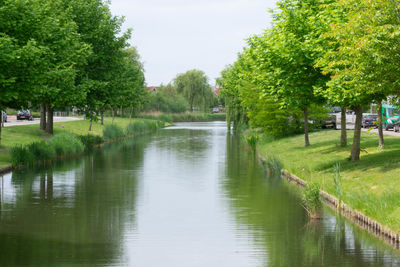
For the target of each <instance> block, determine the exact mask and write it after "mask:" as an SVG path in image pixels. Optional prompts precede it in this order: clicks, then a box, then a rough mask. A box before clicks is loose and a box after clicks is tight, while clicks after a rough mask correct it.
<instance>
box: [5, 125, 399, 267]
mask: <svg viewBox="0 0 400 267" xmlns="http://www.w3.org/2000/svg"><path fill="white" fill-rule="evenodd" d="M266 173H267V172H266V170H265V169H264V168H263V167H262V166H261V165H260V164H259V163H258V162H257V160H256V158H255V155H254V154H253V153H252V152H251V151H249V150H246V148H245V147H243V145H242V144H241V142H240V139H239V138H238V136H236V135H235V134H232V133H228V132H227V130H226V126H225V123H224V122H210V123H180V124H177V125H175V126H173V127H169V128H166V129H163V130H160V131H159V132H158V133H157V134H154V135H152V136H142V137H135V138H134V139H131V140H125V141H124V142H121V143H114V144H106V145H105V147H104V149H102V150H101V151H95V152H93V153H89V154H88V155H86V156H85V157H81V158H76V159H72V160H67V161H63V162H60V163H57V164H54V165H53V166H51V167H41V168H35V169H30V170H21V171H15V172H13V173H12V174H7V175H4V176H3V177H1V176H0V193H1V196H0V201H1V203H0V208H1V211H0V266H174V267H175V266H399V265H400V260H399V259H400V255H399V253H398V252H397V251H395V250H393V249H392V248H391V247H389V246H387V245H385V244H383V243H382V242H381V241H380V240H378V239H377V238H375V237H373V236H370V235H369V234H367V233H365V232H364V231H362V230H360V229H358V228H357V227H356V226H354V225H352V224H351V223H349V222H348V221H346V220H345V219H342V218H337V217H336V216H335V214H333V213H332V212H331V211H329V210H325V211H324V218H323V220H321V221H316V222H310V221H309V220H308V218H307V215H306V213H305V212H304V209H303V207H302V206H301V197H300V194H299V192H298V189H297V188H295V187H294V186H292V185H290V184H287V183H286V182H285V181H282V180H281V179H280V178H279V177H266Z"/></svg>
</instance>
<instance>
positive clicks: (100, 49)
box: [63, 0, 130, 121]
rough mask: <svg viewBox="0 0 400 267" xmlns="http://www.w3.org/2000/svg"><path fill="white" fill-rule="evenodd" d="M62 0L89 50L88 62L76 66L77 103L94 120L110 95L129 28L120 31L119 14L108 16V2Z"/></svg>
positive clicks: (108, 102) (105, 105) (111, 95)
mask: <svg viewBox="0 0 400 267" xmlns="http://www.w3.org/2000/svg"><path fill="white" fill-rule="evenodd" d="M63 1H64V5H65V8H67V9H70V10H71V12H72V14H73V19H74V21H75V23H76V24H77V26H78V32H79V34H80V35H81V37H82V39H83V41H84V42H85V43H87V44H89V45H90V46H91V48H92V51H93V53H92V54H91V55H90V56H89V58H88V64H86V65H85V66H82V68H80V69H79V77H78V79H77V81H76V82H77V84H78V86H79V87H80V89H81V90H83V91H84V92H85V93H86V97H85V98H84V99H82V100H83V101H81V102H80V103H79V104H78V107H79V108H80V109H81V110H82V111H83V112H84V113H85V115H86V117H87V118H88V119H90V120H91V121H92V120H97V118H98V115H99V114H101V113H103V112H104V110H105V109H106V108H107V107H108V106H109V105H110V104H111V101H112V99H113V90H114V88H113V85H115V81H116V80H117V79H118V76H119V75H118V72H119V71H120V69H121V61H123V60H124V57H125V52H124V49H125V48H126V47H128V43H127V40H128V39H129V38H130V30H128V31H127V32H122V31H121V25H122V23H123V18H119V17H115V16H112V14H111V12H110V9H109V6H108V4H107V3H105V2H103V1H101V0H68V1H67V0H63Z"/></svg>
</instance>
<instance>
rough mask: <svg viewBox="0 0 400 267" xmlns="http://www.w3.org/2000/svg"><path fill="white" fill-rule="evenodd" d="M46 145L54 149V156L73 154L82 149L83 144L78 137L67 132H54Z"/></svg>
mask: <svg viewBox="0 0 400 267" xmlns="http://www.w3.org/2000/svg"><path fill="white" fill-rule="evenodd" d="M47 145H48V146H50V147H52V148H53V149H54V150H55V152H56V156H65V155H75V154H79V153H82V152H83V150H84V145H83V144H82V142H81V141H80V140H79V139H78V137H75V136H74V135H72V134H69V133H60V134H56V135H55V136H53V137H52V138H51V139H49V140H48V141H47Z"/></svg>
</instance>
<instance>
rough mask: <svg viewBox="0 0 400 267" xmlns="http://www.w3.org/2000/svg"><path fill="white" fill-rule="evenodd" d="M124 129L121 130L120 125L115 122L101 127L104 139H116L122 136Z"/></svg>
mask: <svg viewBox="0 0 400 267" xmlns="http://www.w3.org/2000/svg"><path fill="white" fill-rule="evenodd" d="M124 136H125V134H124V131H123V130H122V128H121V127H119V126H118V125H115V124H107V125H106V126H104V129H103V137H104V139H109V140H112V139H118V138H122V137H124Z"/></svg>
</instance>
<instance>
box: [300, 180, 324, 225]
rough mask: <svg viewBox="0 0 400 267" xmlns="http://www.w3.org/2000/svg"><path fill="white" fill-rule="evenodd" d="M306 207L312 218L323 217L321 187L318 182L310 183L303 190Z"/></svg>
mask: <svg viewBox="0 0 400 267" xmlns="http://www.w3.org/2000/svg"><path fill="white" fill-rule="evenodd" d="M303 202H304V208H305V209H306V210H307V212H308V215H309V216H310V218H312V219H320V218H321V206H322V203H321V199H320V187H319V184H317V183H309V184H307V185H306V187H305V189H304V191H303Z"/></svg>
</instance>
